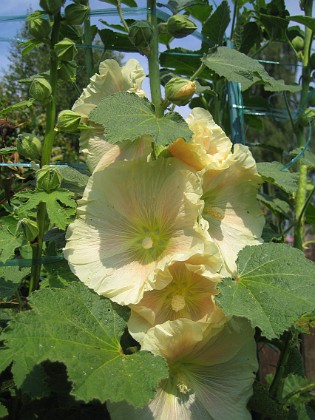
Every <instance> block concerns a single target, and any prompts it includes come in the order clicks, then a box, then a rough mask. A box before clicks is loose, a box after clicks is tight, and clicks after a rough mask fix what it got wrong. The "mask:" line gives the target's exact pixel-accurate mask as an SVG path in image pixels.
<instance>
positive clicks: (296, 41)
mask: <svg viewBox="0 0 315 420" xmlns="http://www.w3.org/2000/svg"><path fill="white" fill-rule="evenodd" d="M292 45H293V48H294V49H295V51H297V52H299V51H303V50H304V39H303V38H302V37H301V36H296V37H294V38H293V39H292Z"/></svg>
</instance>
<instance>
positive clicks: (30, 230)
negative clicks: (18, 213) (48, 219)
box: [16, 218, 39, 242]
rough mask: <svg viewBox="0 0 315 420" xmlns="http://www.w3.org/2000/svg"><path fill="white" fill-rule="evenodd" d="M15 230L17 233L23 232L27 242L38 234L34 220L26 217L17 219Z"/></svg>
mask: <svg viewBox="0 0 315 420" xmlns="http://www.w3.org/2000/svg"><path fill="white" fill-rule="evenodd" d="M16 231H17V233H18V232H23V234H24V236H25V238H26V239H27V240H28V241H29V242H32V241H34V239H36V238H37V236H38V234H39V230H38V226H37V223H36V222H34V220H31V219H27V218H24V219H21V220H19V222H18V224H17V227H16Z"/></svg>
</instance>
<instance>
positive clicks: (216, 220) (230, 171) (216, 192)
mask: <svg viewBox="0 0 315 420" xmlns="http://www.w3.org/2000/svg"><path fill="white" fill-rule="evenodd" d="M260 182H261V178H260V176H259V174H258V172H257V169H256V163H255V160H254V159H253V157H252V155H251V153H250V151H249V149H248V148H247V147H246V146H243V145H240V144H236V145H235V146H234V152H233V153H231V154H230V155H229V157H228V159H227V168H223V169H221V170H217V169H208V170H206V171H205V172H204V175H203V196H202V198H203V200H204V201H205V206H204V210H203V218H204V219H206V220H207V221H208V223H209V234H210V236H211V238H212V239H213V240H214V241H215V243H216V244H217V245H218V247H219V250H220V252H221V255H222V258H223V260H224V261H225V265H226V268H227V269H228V271H229V272H232V273H233V272H234V271H235V270H236V258H237V254H238V253H239V251H240V250H241V249H242V248H244V247H245V246H246V245H256V244H259V243H261V242H262V240H261V233H262V229H263V226H264V217H263V214H262V212H261V210H260V208H259V205H258V201H257V198H256V196H257V190H258V186H259V184H260Z"/></svg>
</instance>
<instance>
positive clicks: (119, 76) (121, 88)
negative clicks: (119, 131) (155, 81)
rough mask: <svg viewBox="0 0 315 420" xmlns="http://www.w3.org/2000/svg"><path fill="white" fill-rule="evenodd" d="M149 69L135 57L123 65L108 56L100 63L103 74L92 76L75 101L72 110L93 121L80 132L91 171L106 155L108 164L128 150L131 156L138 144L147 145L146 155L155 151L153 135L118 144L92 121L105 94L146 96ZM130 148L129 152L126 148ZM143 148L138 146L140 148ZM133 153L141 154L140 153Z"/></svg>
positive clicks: (82, 148)
mask: <svg viewBox="0 0 315 420" xmlns="http://www.w3.org/2000/svg"><path fill="white" fill-rule="evenodd" d="M144 77H145V73H144V71H143V69H142V67H141V65H140V63H139V62H138V61H137V60H135V59H130V60H128V61H127V63H126V64H125V65H124V66H122V67H120V66H119V64H118V63H117V61H115V60H105V61H103V62H102V63H101V64H100V68H99V74H95V75H94V76H92V77H91V79H90V84H89V85H88V86H87V87H86V88H85V89H84V90H83V93H82V95H81V96H80V97H79V99H77V101H76V102H75V103H74V105H73V107H72V110H73V111H75V112H77V113H79V114H81V117H82V119H81V121H82V122H84V123H85V124H87V125H90V127H91V129H89V130H82V132H81V136H80V150H81V152H82V153H83V154H84V156H85V157H86V161H87V165H88V166H89V168H90V170H91V172H93V170H94V169H95V167H96V165H97V164H98V162H99V161H100V159H101V157H102V156H106V157H105V160H106V161H107V163H108V164H110V163H112V162H113V161H115V160H117V159H121V160H123V159H126V154H127V155H128V156H129V157H130V154H131V153H130V151H131V150H136V148H135V145H136V144H138V145H139V144H140V143H141V145H142V146H143V147H142V151H143V153H144V154H143V155H142V156H147V155H148V154H149V153H150V151H151V141H152V139H151V138H149V136H143V137H142V138H140V139H139V140H138V141H137V142H135V143H131V142H128V141H127V142H124V143H123V144H120V143H117V144H115V145H113V144H110V143H108V142H107V141H106V135H105V134H104V127H102V126H100V125H97V124H94V123H92V122H90V121H89V114H90V112H91V111H92V110H93V109H94V108H95V107H96V106H97V105H98V104H99V103H100V102H101V100H102V99H104V98H105V97H107V96H109V95H112V94H114V93H117V92H130V93H136V94H137V95H138V96H144V92H143V90H142V89H141V84H142V81H143V79H144ZM126 149H128V150H127V152H126ZM139 150H140V148H138V149H137V151H139ZM132 157H137V154H136V155H135V156H132Z"/></svg>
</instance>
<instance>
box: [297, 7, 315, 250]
mask: <svg viewBox="0 0 315 420" xmlns="http://www.w3.org/2000/svg"><path fill="white" fill-rule="evenodd" d="M305 3H306V5H305V16H312V7H313V4H312V2H311V1H309V2H305ZM312 35H313V34H312V31H311V29H309V28H307V27H306V28H305V40H304V54H303V62H302V64H303V67H302V91H301V99H300V110H303V109H304V108H305V106H306V101H307V95H308V90H309V83H310V66H309V57H310V51H311V47H312ZM296 134H297V143H298V147H304V146H305V143H306V134H305V128H304V127H303V126H301V125H298V127H297V131H296ZM298 166H299V183H298V189H297V193H296V200H295V221H296V223H295V228H294V246H295V247H296V248H298V249H303V226H304V217H301V215H302V216H303V208H304V204H305V200H306V185H307V166H305V165H303V163H302V162H301V160H299V163H298Z"/></svg>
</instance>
